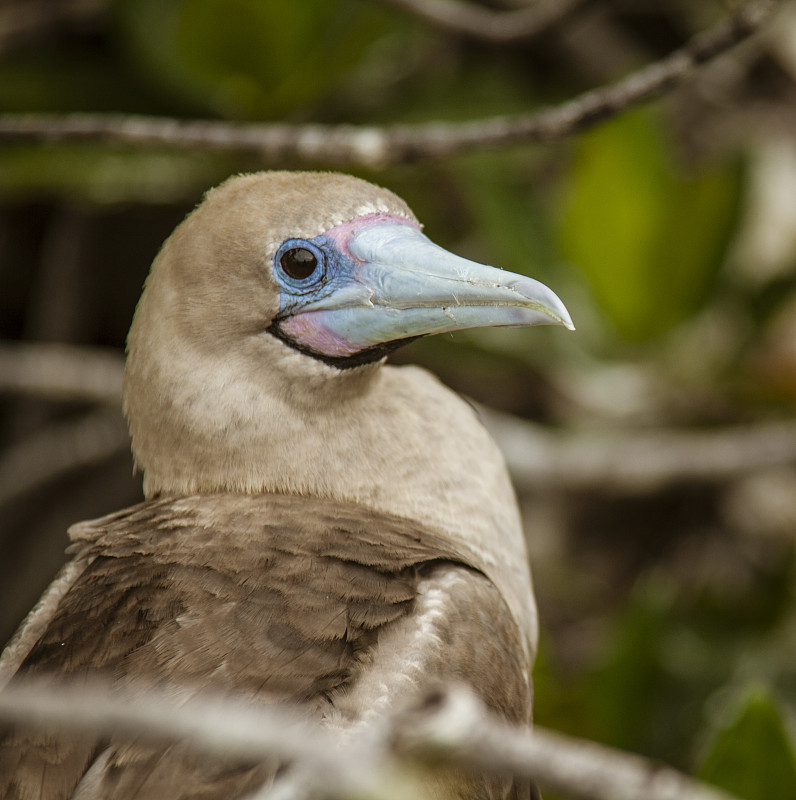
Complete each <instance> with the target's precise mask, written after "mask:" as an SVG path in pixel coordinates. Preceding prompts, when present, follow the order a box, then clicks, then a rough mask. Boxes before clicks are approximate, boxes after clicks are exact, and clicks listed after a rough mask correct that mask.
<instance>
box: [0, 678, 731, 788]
mask: <svg viewBox="0 0 796 800" xmlns="http://www.w3.org/2000/svg"><path fill="white" fill-rule="evenodd" d="M0 720H2V721H3V722H5V723H11V724H16V725H25V726H30V725H31V724H34V725H49V726H53V725H54V726H57V727H60V728H63V729H65V730H77V731H86V732H90V733H94V734H104V735H112V736H117V735H127V736H134V737H137V736H143V737H146V738H149V739H150V740H152V739H154V740H155V741H164V742H168V741H173V740H181V741H185V742H187V743H189V744H190V745H191V746H192V747H194V748H196V749H197V750H199V751H200V752H204V753H206V754H207V755H210V756H222V757H225V758H230V757H232V758H240V759H242V760H257V761H260V760H262V761H264V760H267V759H279V760H289V761H299V762H300V764H301V765H302V767H310V768H311V774H312V775H313V776H314V779H313V784H314V785H313V786H312V787H311V789H314V790H315V791H314V792H312V796H318V794H320V795H321V796H330V797H344V796H349V797H352V796H357V797H370V798H374V800H376V799H377V798H383V799H384V800H386V798H389V797H393V798H394V797H398V796H402V794H401V793H400V791H398V792H396V786H395V782H396V774H404V775H407V779H408V780H409V781H411V777H410V776H411V772H408V773H407V770H406V765H407V760H408V761H409V765H410V766H411V764H412V762H421V763H425V764H429V763H434V762H437V763H439V762H440V761H442V762H445V763H451V764H456V765H459V766H462V765H466V766H468V767H473V766H474V767H476V768H477V769H482V770H484V771H488V772H500V773H511V774H514V775H516V776H518V777H528V778H532V779H533V780H535V781H537V782H538V783H540V784H541V785H542V786H544V787H548V788H550V789H552V790H555V791H560V792H565V793H568V794H570V795H572V796H574V797H577V798H581V800H731V797H730V795H728V794H726V793H724V792H722V791H719V790H718V789H714V788H711V787H708V786H706V785H704V784H701V783H699V782H697V781H695V780H693V779H691V778H689V777H687V776H686V775H683V774H682V773H679V772H677V771H675V770H673V769H671V768H669V767H665V766H659V765H656V764H654V763H652V762H650V761H648V760H647V759H644V758H642V757H640V756H636V755H631V754H629V753H624V752H621V751H619V750H613V749H611V748H608V747H604V746H602V745H598V744H595V743H593V742H588V741H584V740H582V739H576V738H573V737H569V736H564V735H563V734H560V733H554V732H551V731H546V730H543V729H540V728H536V729H534V730H533V731H530V730H528V729H526V728H517V727H512V726H510V725H508V724H506V723H504V722H502V721H498V720H496V719H495V718H493V717H491V716H490V715H489V714H488V713H487V711H486V709H485V708H484V707H483V705H482V704H481V702H480V701H479V700H477V699H476V698H475V697H474V696H473V695H472V693H471V692H470V691H469V690H466V689H463V688H451V689H446V690H442V691H440V692H437V693H435V694H434V695H432V696H431V697H430V698H428V699H427V700H426V701H425V702H423V703H422V704H420V706H419V707H416V708H415V709H414V710H410V711H408V712H407V711H403V712H401V713H399V714H396V715H395V716H392V717H390V718H388V720H387V723H388V725H389V727H390V728H391V729H392V731H393V735H392V736H390V737H386V738H384V737H380V736H378V735H375V736H374V731H373V729H366V730H365V731H363V732H362V733H359V734H358V735H355V736H354V737H352V738H347V737H341V736H339V735H335V734H334V733H333V732H332V731H329V730H327V729H324V728H321V727H319V726H316V725H312V724H309V723H307V722H306V721H304V720H302V719H299V718H298V717H297V716H295V715H293V714H291V713H289V712H288V711H287V710H285V709H282V708H276V707H273V706H254V705H253V704H252V703H250V702H247V703H244V702H241V701H235V700H230V699H223V700H222V699H220V698H214V699H211V698H207V697H198V696H197V697H193V698H191V699H189V700H187V701H183V702H178V701H177V700H176V699H175V696H174V693H173V692H172V693H166V692H162V691H153V690H149V689H146V690H145V689H142V688H140V687H139V689H138V691H132V690H127V691H125V692H119V691H113V692H112V691H111V690H110V689H109V687H107V686H102V685H94V686H90V687H86V686H85V685H83V686H81V687H76V686H70V685H64V684H61V685H54V684H53V683H52V681H44V680H41V679H38V680H35V681H34V680H30V679H27V680H24V681H22V680H20V681H17V682H15V683H13V684H11V685H10V686H9V687H8V688H6V689H5V690H4V691H2V692H0ZM396 757H398V758H399V761H398V764H397V766H399V767H400V766H401V765H402V764H403V765H404V769H403V770H400V772H398V773H396ZM301 774H302V778H303V777H304V776H305V775H309V774H310V772H309V771H305V770H302V773H301ZM401 788H406V787H405V786H402V787H401ZM283 794H284V793H283ZM300 794H301V793H300V792H298V793H295V792H294V793H288V796H298V795H300ZM280 796H281V795H280ZM407 796H408V795H407Z"/></svg>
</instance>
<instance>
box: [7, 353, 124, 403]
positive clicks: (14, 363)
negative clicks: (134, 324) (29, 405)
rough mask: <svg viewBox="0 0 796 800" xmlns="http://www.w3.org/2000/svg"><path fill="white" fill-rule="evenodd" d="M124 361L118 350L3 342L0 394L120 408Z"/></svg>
mask: <svg viewBox="0 0 796 800" xmlns="http://www.w3.org/2000/svg"><path fill="white" fill-rule="evenodd" d="M123 372H124V358H123V356H122V354H121V353H119V352H118V351H116V350H111V349H108V350H103V349H101V348H99V347H82V346H80V345H69V344H62V343H50V342H0V394H2V393H4V392H5V393H14V394H34V395H36V396H37V397H40V398H42V399H45V400H59V401H78V402H80V401H87V402H91V403H103V404H106V405H114V406H118V404H119V401H120V398H121V393H122V374H123Z"/></svg>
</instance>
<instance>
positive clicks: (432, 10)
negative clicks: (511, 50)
mask: <svg viewBox="0 0 796 800" xmlns="http://www.w3.org/2000/svg"><path fill="white" fill-rule="evenodd" d="M386 2H389V3H392V4H393V5H394V6H398V7H399V8H403V9H405V10H406V11H409V12H410V13H412V14H414V15H415V16H417V17H421V18H422V19H424V20H426V21H427V22H431V23H432V24H434V25H437V26H438V27H440V28H444V29H445V30H448V31H453V32H454V33H463V34H466V35H467V36H472V37H473V38H475V39H483V40H485V41H488V42H494V43H496V44H497V43H505V42H518V41H522V40H525V39H531V38H533V37H534V36H537V35H538V34H540V33H542V32H543V31H544V30H546V29H547V28H549V27H550V26H552V25H553V24H554V23H556V22H558V21H560V20H561V19H563V18H564V17H565V16H566V15H567V14H569V13H570V11H572V10H573V9H574V8H575V7H576V6H578V5H580V4H581V3H582V2H583V0H539V1H538V2H535V3H534V4H533V5H531V6H528V7H527V8H519V9H515V10H512V11H494V10H492V9H491V8H486V7H484V6H479V5H475V4H473V3H463V2H455V1H454V0H386Z"/></svg>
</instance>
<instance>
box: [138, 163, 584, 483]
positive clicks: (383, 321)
mask: <svg viewBox="0 0 796 800" xmlns="http://www.w3.org/2000/svg"><path fill="white" fill-rule="evenodd" d="M540 324H559V325H564V326H566V327H569V328H571V327H572V323H571V321H570V318H569V315H568V314H567V311H566V309H565V308H564V305H563V304H562V303H561V301H560V300H559V299H558V297H556V295H555V294H554V293H553V292H552V291H551V290H550V289H548V288H547V287H546V286H544V285H543V284H541V283H539V282H538V281H535V280H533V279H531V278H527V277H524V276H521V275H515V274H513V273H510V272H505V271H503V270H500V269H496V268H494V267H488V266H484V265H482V264H477V263H474V262H472V261H468V260H466V259H464V258H460V257H458V256H455V255H452V254H451V253H449V252H447V251H446V250H443V249H442V248H440V247H438V246H437V245H435V244H433V243H432V242H431V241H430V240H429V239H428V238H427V237H426V236H425V235H424V234H423V233H422V231H421V226H420V225H419V223H418V222H417V220H416V219H415V217H414V215H413V214H412V212H411V211H410V210H409V208H408V207H407V205H406V204H405V203H404V202H403V201H402V200H401V199H400V198H398V197H397V196H396V195H394V194H393V193H391V192H389V191H387V190H386V189H382V188H380V187H377V186H374V185H372V184H370V183H367V182H365V181H362V180H359V179H357V178H353V177H350V176H347V175H340V174H332V173H293V172H264V173H258V174H254V175H245V176H240V177H236V178H232V179H231V180H229V181H227V182H226V183H224V184H223V185H221V186H220V187H218V188H216V189H213V190H211V191H210V192H209V193H208V194H207V196H206V198H205V199H204V201H203V202H202V203H201V205H200V206H199V207H198V208H197V209H196V210H195V211H194V212H193V213H192V214H190V215H189V216H188V217H187V219H186V220H185V221H184V222H183V223H182V224H181V225H180V226H179V227H178V228H177V229H176V231H175V232H174V233H173V234H172V236H171V237H170V238H169V240H168V241H167V242H166V244H165V245H164V247H163V249H162V251H161V253H160V254H159V256H158V258H157V259H156V260H155V263H154V264H153V267H152V271H151V273H150V276H149V278H148V279H147V284H146V287H145V291H144V294H143V296H142V298H141V301H140V303H139V306H138V309H137V311H136V316H135V319H134V322H133V326H132V328H131V330H130V336H129V340H128V367H127V373H126V378H125V389H124V392H125V410H126V413H127V415H128V418H129V420H130V423H131V431H132V434H133V445H134V450H135V453H136V458H137V461H138V463H139V465H140V466H142V467H143V468H144V470H145V471H146V470H147V469H149V468H150V466H151V462H152V460H153V459H152V457H150V451H153V450H154V449H157V447H162V446H163V442H164V441H167V440H168V441H172V440H175V439H176V440H177V441H178V442H184V441H186V440H188V441H190V440H192V439H193V438H195V437H196V436H197V435H199V434H202V435H204V434H205V433H207V432H208V431H213V432H214V434H215V436H216V438H218V437H220V436H222V435H224V434H225V433H226V434H229V435H232V434H234V433H235V431H238V430H244V429H245V428H246V427H247V425H248V424H249V423H250V422H251V420H252V418H254V417H257V415H262V413H263V410H262V404H261V403H260V402H257V400H258V398H257V395H258V393H261V392H262V391H263V388H262V387H266V386H267V387H268V389H267V391H268V392H270V393H271V394H272V395H274V396H281V397H282V398H283V399H286V398H287V397H288V396H290V397H291V401H292V402H294V403H295V404H296V405H301V404H302V403H303V402H304V401H309V402H310V404H312V402H316V403H317V402H319V399H318V396H317V395H315V397H314V400H313V399H312V396H311V393H310V395H306V393H305V392H304V391H303V388H302V385H301V378H302V377H305V378H308V377H311V376H315V377H317V376H318V375H319V374H320V375H322V376H323V377H324V378H329V379H331V380H332V383H334V382H335V380H336V382H337V385H338V386H339V384H340V383H342V382H343V381H345V382H348V383H351V382H352V379H353V381H354V382H355V380H356V379H355V378H354V376H355V374H356V373H370V372H372V368H371V369H369V370H368V369H365V370H362V369H356V368H361V367H363V366H365V365H368V364H373V363H374V362H379V361H380V360H382V359H383V357H384V355H385V354H386V353H387V352H389V351H390V350H392V349H394V348H395V347H397V346H399V345H401V344H404V343H406V342H407V341H410V340H412V339H414V338H416V337H419V336H425V335H427V334H432V333H441V332H444V331H455V330H461V329H464V328H475V327H482V326H525V325H540ZM345 376H348V377H345ZM317 383H318V381H317V380H316V381H315V385H317ZM200 423H201V426H204V430H201V431H200V430H199V428H200ZM176 428H181V429H182V430H180V431H179V434H177V433H175V429H176ZM186 437H187V439H186ZM169 446H170V447H171V446H173V445H169Z"/></svg>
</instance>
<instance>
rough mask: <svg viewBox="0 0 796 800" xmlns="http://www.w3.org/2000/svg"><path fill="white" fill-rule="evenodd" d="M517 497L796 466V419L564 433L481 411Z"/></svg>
mask: <svg viewBox="0 0 796 800" xmlns="http://www.w3.org/2000/svg"><path fill="white" fill-rule="evenodd" d="M481 414H482V417H483V419H484V423H485V424H486V426H487V428H488V429H489V432H490V433H491V434H492V437H493V438H494V439H495V441H496V443H497V445H498V447H499V448H500V449H501V451H502V452H503V455H504V457H505V458H506V462H507V464H508V467H509V471H510V472H511V477H512V480H513V481H514V483H515V485H516V487H517V490H518V492H519V493H520V494H522V493H523V492H527V491H539V490H545V489H550V488H555V487H564V488H567V489H571V490H575V491H578V490H580V491H583V490H587V491H592V490H598V491H600V490H603V491H604V490H608V491H614V492H650V491H654V490H657V489H661V488H664V487H666V486H669V485H671V484H674V483H679V482H682V481H694V480H698V481H705V482H711V483H722V482H726V481H731V480H735V479H738V478H742V477H745V476H748V475H753V474H755V473H756V472H758V471H759V470H761V469H764V468H767V467H775V466H783V465H796V422H793V421H792V420H775V421H770V422H756V423H754V424H750V425H735V426H725V427H722V428H718V429H710V430H685V429H671V428H666V429H660V430H641V431H639V430H630V431H628V430H626V429H624V430H623V429H616V428H613V429H611V430H609V431H602V432H601V431H585V432H584V431H562V432H553V431H551V430H550V429H549V428H545V427H542V426H540V425H534V424H533V423H530V422H527V421H525V420H522V419H518V418H517V417H512V416H511V415H509V414H502V413H500V412H497V411H493V410H491V409H481Z"/></svg>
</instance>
